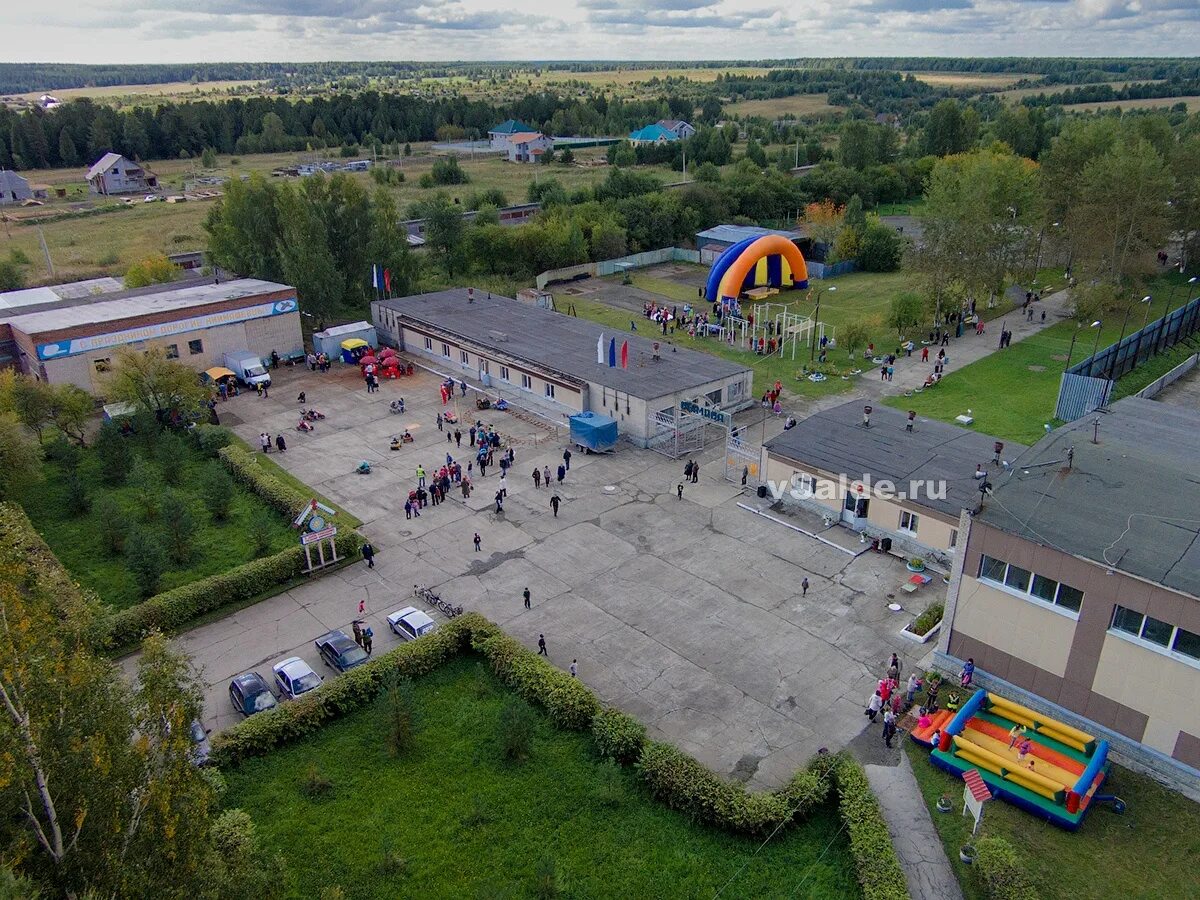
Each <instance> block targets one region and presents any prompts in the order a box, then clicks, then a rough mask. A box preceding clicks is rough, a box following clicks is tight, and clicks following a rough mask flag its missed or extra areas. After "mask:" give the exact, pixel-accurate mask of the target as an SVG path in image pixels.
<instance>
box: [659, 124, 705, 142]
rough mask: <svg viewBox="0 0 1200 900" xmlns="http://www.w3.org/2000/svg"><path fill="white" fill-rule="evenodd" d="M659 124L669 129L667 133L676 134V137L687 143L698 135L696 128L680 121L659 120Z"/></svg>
mask: <svg viewBox="0 0 1200 900" xmlns="http://www.w3.org/2000/svg"><path fill="white" fill-rule="evenodd" d="M657 124H659V125H661V126H662V127H663V128H665V129H667V131H673V132H675V136H676V137H678V138H679V139H680V140H681V141H686V140H687V139H688V138H690V137H691V136H692V135H693V134H695V133H696V129H695V127H694V126H692V125H689V124H688V123H687V122H683V121H680V120H679V119H659V120H658V123H657Z"/></svg>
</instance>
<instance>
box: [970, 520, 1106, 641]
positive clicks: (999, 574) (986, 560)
mask: <svg viewBox="0 0 1200 900" xmlns="http://www.w3.org/2000/svg"><path fill="white" fill-rule="evenodd" d="M957 543H958V532H957V531H952V532H951V533H950V546H951V547H952V548H953V547H954V546H955V544H957ZM979 578H980V580H981V581H988V582H991V583H992V584H994V585H997V586H999V587H1003V588H1005V589H1006V590H1008V591H1009V592H1010V593H1014V594H1018V595H1019V596H1021V597H1024V598H1026V599H1029V600H1035V601H1037V602H1038V603H1045V604H1047V605H1049V606H1054V607H1060V608H1062V609H1064V610H1069V611H1070V612H1073V613H1077V612H1079V610H1080V608H1081V607H1082V606H1083V591H1081V590H1079V589H1078V588H1073V587H1071V586H1070V585H1069V584H1061V583H1060V582H1057V581H1055V580H1054V579H1053V578H1046V577H1045V576H1044V575H1035V574H1034V573H1032V572H1030V571H1029V570H1028V569H1022V568H1021V567H1020V566H1013V565H1010V564H1008V563H1006V562H1004V561H1003V560H1000V559H993V558H992V557H990V556H982V557H980V559H979ZM1114 627H1117V626H1115V625H1114Z"/></svg>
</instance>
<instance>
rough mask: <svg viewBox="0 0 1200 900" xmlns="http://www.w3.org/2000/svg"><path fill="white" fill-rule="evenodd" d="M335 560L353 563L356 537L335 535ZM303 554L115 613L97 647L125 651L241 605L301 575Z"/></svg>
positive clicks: (259, 562) (296, 550) (266, 560)
mask: <svg viewBox="0 0 1200 900" xmlns="http://www.w3.org/2000/svg"><path fill="white" fill-rule="evenodd" d="M335 541H336V545H337V550H338V554H339V555H341V556H344V557H351V558H352V557H353V556H354V555H355V554H357V553H358V551H359V549H360V548H361V547H362V538H361V537H359V535H358V533H357V532H354V531H347V532H343V533H339V534H338V535H337V537H336V538H335ZM304 565H305V558H304V550H303V549H302V548H301V547H299V546H295V547H289V548H288V549H286V550H281V551H280V552H279V553H276V554H274V555H273V556H264V557H263V558H261V559H254V560H251V561H250V562H248V563H244V564H243V565H240V566H238V567H237V568H234V569H230V570H229V571H228V572H220V573H218V574H216V575H210V576H209V577H207V578H201V579H200V580H199V581H193V582H191V583H190V584H185V585H182V586H180V587H177V588H174V589H173V590H169V591H164V592H163V593H161V594H155V595H154V596H153V597H149V598H147V599H146V600H145V601H143V602H142V603H139V604H137V605H136V606H130V607H128V608H126V609H122V610H119V611H117V612H115V613H113V614H112V615H110V616H106V617H105V618H104V619H103V620H101V622H100V630H101V635H100V644H99V646H102V647H107V648H118V647H125V646H128V645H129V644H133V643H136V642H137V641H140V640H141V639H142V638H143V637H145V635H146V634H147V633H148V632H150V631H151V630H159V631H172V630H175V629H177V628H180V627H182V626H183V625H186V624H187V623H188V622H190V621H192V620H193V619H195V618H197V617H198V616H202V615H204V614H205V613H209V612H212V611H213V610H215V609H220V608H221V607H222V606H227V605H230V604H233V603H242V602H244V601H246V600H249V599H250V598H252V597H255V596H257V595H259V594H264V593H266V592H267V591H270V590H271V589H272V588H274V587H278V586H279V585H281V584H284V583H286V582H288V581H291V580H292V579H294V578H299V577H300V576H301V575H302V574H304V571H303V570H304Z"/></svg>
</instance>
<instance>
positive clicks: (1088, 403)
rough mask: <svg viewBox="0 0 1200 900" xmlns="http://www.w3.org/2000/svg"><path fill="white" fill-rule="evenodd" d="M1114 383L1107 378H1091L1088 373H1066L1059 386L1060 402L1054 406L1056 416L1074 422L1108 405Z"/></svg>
mask: <svg viewBox="0 0 1200 900" xmlns="http://www.w3.org/2000/svg"><path fill="white" fill-rule="evenodd" d="M1113 385H1114V382H1112V381H1109V380H1108V379H1107V378H1089V377H1088V376H1086V375H1073V374H1071V373H1070V372H1067V373H1064V374H1063V376H1062V384H1061V385H1059V388H1058V402H1057V403H1056V404H1055V407H1054V416H1055V418H1058V419H1062V420H1063V421H1064V422H1074V421H1075V420H1076V419H1081V418H1083V417H1084V416H1086V415H1087V414H1088V413H1090V412H1094V411H1095V410H1097V409H1099V408H1100V407H1102V406H1106V405H1107V404H1108V399H1109V397H1110V395H1111V394H1112V389H1113Z"/></svg>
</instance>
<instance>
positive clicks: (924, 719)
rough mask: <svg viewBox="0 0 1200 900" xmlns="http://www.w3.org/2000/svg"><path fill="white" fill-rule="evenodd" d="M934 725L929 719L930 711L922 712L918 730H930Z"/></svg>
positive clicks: (918, 720)
mask: <svg viewBox="0 0 1200 900" xmlns="http://www.w3.org/2000/svg"><path fill="white" fill-rule="evenodd" d="M932 724H933V719H931V718H930V717H929V711H928V710H921V718H919V719H917V727H918V728H928V727H929V726H930V725H932Z"/></svg>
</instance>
